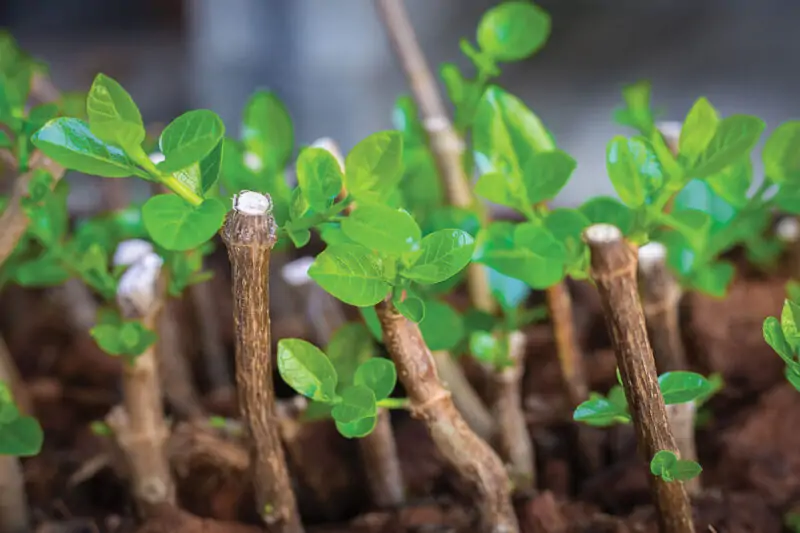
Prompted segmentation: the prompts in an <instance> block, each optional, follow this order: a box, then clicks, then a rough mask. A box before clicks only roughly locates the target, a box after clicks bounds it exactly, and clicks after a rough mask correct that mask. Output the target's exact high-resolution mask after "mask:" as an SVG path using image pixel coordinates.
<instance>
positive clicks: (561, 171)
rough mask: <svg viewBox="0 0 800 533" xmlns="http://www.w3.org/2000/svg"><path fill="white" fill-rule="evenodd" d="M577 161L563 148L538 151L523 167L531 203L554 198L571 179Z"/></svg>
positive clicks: (526, 188)
mask: <svg viewBox="0 0 800 533" xmlns="http://www.w3.org/2000/svg"><path fill="white" fill-rule="evenodd" d="M576 166H577V163H576V162H575V160H574V159H573V158H572V157H570V155H569V154H567V153H566V152H564V151H562V150H553V151H549V152H538V153H535V154H533V155H532V156H531V158H530V159H529V160H528V162H527V163H526V164H525V167H524V168H523V179H524V183H525V190H526V191H527V194H528V203H529V204H533V205H535V204H538V203H540V202H544V201H546V200H552V199H553V198H555V197H556V195H557V194H558V193H559V192H560V191H561V189H562V188H563V187H564V185H566V184H567V181H569V178H570V176H571V175H572V173H573V172H574V171H575V167H576Z"/></svg>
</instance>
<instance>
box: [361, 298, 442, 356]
mask: <svg viewBox="0 0 800 533" xmlns="http://www.w3.org/2000/svg"><path fill="white" fill-rule="evenodd" d="M358 312H359V313H360V314H361V317H362V318H363V319H364V324H366V326H367V329H369V332H370V334H372V337H373V338H374V339H375V340H376V341H378V342H383V331H382V329H381V321H380V319H379V318H378V313H377V312H376V311H375V308H374V307H359V308H358ZM431 349H433V348H431Z"/></svg>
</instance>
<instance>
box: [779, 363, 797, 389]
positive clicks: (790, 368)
mask: <svg viewBox="0 0 800 533" xmlns="http://www.w3.org/2000/svg"><path fill="white" fill-rule="evenodd" d="M783 374H784V376H786V380H787V381H788V382H789V384H790V385H791V386H792V387H794V388H795V390H796V391H798V392H800V364H798V363H797V362H796V361H793V362H792V363H791V364H788V365H786V368H785V369H784V373H783Z"/></svg>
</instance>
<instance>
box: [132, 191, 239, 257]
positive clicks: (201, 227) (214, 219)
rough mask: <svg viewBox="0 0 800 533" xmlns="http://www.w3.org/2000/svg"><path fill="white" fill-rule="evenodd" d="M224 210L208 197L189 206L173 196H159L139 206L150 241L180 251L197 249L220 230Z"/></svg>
mask: <svg viewBox="0 0 800 533" xmlns="http://www.w3.org/2000/svg"><path fill="white" fill-rule="evenodd" d="M226 214H227V210H226V209H225V206H224V205H223V204H222V202H220V201H219V200H217V199H215V198H209V199H208V200H205V201H204V202H203V203H202V204H200V205H199V206H196V207H195V206H192V205H189V204H188V203H186V202H185V201H184V200H182V199H181V198H180V197H178V196H176V195H173V194H159V195H157V196H153V197H152V198H150V199H149V200H148V201H147V203H145V204H144V205H143V206H142V218H143V220H144V226H145V228H147V232H148V233H149V234H150V236H151V237H152V238H153V240H154V241H155V242H156V243H157V244H158V245H159V246H163V247H164V248H166V249H167V250H174V251H183V250H189V249H191V248H196V247H197V246H200V245H201V244H203V243H204V242H206V241H207V240H209V239H211V238H212V237H213V236H214V234H216V232H217V231H218V230H219V228H220V227H222V223H223V222H224V221H225V215H226Z"/></svg>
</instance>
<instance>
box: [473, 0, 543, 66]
mask: <svg viewBox="0 0 800 533" xmlns="http://www.w3.org/2000/svg"><path fill="white" fill-rule="evenodd" d="M549 35H550V15H548V14H547V12H546V11H545V10H543V9H542V8H540V7H539V6H536V5H534V4H531V3H530V2H519V1H518V2H504V3H502V4H500V5H498V6H495V7H493V8H492V9H490V10H488V11H487V12H486V13H484V15H483V17H482V18H481V21H480V23H479V24H478V44H479V45H480V47H481V49H482V50H483V51H484V52H486V53H488V54H489V55H491V56H492V57H493V58H494V59H496V60H498V61H520V60H522V59H525V58H526V57H528V56H530V55H532V54H533V53H534V52H536V51H537V50H539V49H540V48H541V47H542V46H544V43H545V42H546V41H547V38H548V37H549Z"/></svg>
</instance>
